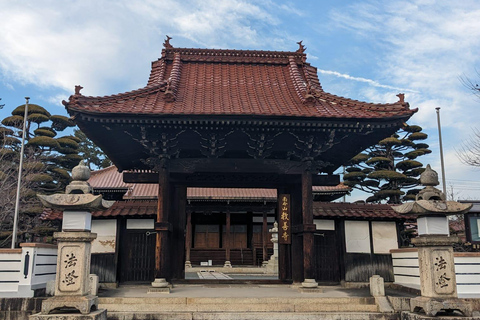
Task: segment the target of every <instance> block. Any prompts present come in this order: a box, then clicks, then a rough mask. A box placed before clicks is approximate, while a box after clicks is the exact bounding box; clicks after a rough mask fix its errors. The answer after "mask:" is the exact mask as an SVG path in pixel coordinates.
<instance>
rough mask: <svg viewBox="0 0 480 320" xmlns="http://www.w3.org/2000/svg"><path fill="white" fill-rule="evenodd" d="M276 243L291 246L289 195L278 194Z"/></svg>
mask: <svg viewBox="0 0 480 320" xmlns="http://www.w3.org/2000/svg"><path fill="white" fill-rule="evenodd" d="M278 212H279V223H278V243H279V244H291V243H292V239H291V235H292V232H291V229H292V223H291V217H290V195H289V194H279V195H278Z"/></svg>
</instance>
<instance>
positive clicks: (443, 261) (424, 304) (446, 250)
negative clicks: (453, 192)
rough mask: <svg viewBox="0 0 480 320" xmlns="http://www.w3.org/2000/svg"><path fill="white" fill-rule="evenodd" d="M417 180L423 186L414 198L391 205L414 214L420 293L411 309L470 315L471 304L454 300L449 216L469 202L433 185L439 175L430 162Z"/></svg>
mask: <svg viewBox="0 0 480 320" xmlns="http://www.w3.org/2000/svg"><path fill="white" fill-rule="evenodd" d="M420 183H421V184H422V185H424V186H425V188H424V189H423V190H421V191H420V192H419V193H418V195H417V197H416V200H415V201H413V202H406V203H404V204H402V205H399V206H394V207H393V209H394V210H395V211H396V212H398V213H401V214H404V215H413V216H416V217H417V226H418V236H417V237H416V238H414V239H412V243H413V244H414V245H415V246H416V247H418V263H419V270H420V289H421V293H422V296H421V297H417V298H413V299H411V300H410V310H411V312H419V311H421V310H423V311H424V312H425V313H426V314H427V315H428V316H435V315H436V314H437V313H438V312H439V311H441V310H444V311H446V312H447V313H451V312H453V311H455V310H458V311H460V312H462V313H463V314H464V315H465V316H471V314H472V308H471V306H470V305H469V304H467V303H465V302H463V301H461V300H459V299H457V284H456V279H455V265H454V260H453V259H454V257H453V247H452V244H453V243H456V242H458V237H456V236H450V233H449V227H448V216H449V215H456V214H464V213H466V212H468V211H469V210H470V208H471V206H472V205H471V204H465V203H459V202H456V201H447V200H446V198H445V194H444V193H443V192H441V191H440V190H438V189H437V188H435V186H437V185H438V184H439V183H438V175H437V173H436V172H435V171H434V170H432V169H431V168H430V165H427V168H426V169H425V171H424V172H423V173H422V175H421V176H420Z"/></svg>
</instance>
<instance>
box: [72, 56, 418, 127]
mask: <svg viewBox="0 0 480 320" xmlns="http://www.w3.org/2000/svg"><path fill="white" fill-rule="evenodd" d="M305 60H306V55H305V54H304V53H303V52H298V51H297V52H277V51H248V50H220V49H182V48H166V49H164V50H163V51H162V57H161V58H160V59H159V60H157V61H155V62H153V63H152V70H151V74H150V77H149V80H148V84H147V86H145V87H144V88H141V89H138V90H134V91H131V92H127V93H121V94H115V95H111V96H104V97H87V96H83V95H81V94H80V93H79V90H78V92H76V94H75V95H72V96H71V97H70V99H69V101H68V102H64V104H65V105H66V107H67V110H68V111H69V112H70V113H72V112H81V113H90V114H110V115H114V114H115V115H139V116H141V115H143V116H149V115H223V116H225V115H235V116H244V115H254V116H270V117H272V116H273V117H275V116H282V117H283V116H287V117H302V118H330V119H342V118H348V119H362V118H363V119H384V118H397V117H409V116H411V115H412V114H413V113H414V112H415V111H416V110H410V109H409V105H408V103H406V102H404V101H403V96H401V97H400V100H399V101H398V102H395V103H392V104H372V103H366V102H360V101H356V100H351V99H347V98H343V97H339V96H335V95H332V94H329V93H326V92H325V91H323V89H322V87H321V85H320V82H319V79H318V76H317V70H316V68H315V67H313V66H311V65H310V64H309V63H306V62H305Z"/></svg>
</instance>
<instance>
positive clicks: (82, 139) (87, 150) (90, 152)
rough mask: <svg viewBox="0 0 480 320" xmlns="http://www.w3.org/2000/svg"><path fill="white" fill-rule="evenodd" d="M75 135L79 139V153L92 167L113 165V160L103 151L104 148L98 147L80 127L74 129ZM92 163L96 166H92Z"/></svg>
mask: <svg viewBox="0 0 480 320" xmlns="http://www.w3.org/2000/svg"><path fill="white" fill-rule="evenodd" d="M74 135H75V137H76V138H77V139H78V140H79V141H78V154H79V155H80V156H82V158H83V159H85V161H87V163H88V167H89V168H90V169H98V168H106V167H108V166H111V165H112V162H111V161H110V159H108V157H107V156H106V155H105V154H104V153H103V151H102V149H100V148H99V147H97V146H96V145H95V144H94V143H93V142H92V141H91V140H90V139H88V138H87V136H86V135H85V133H83V132H82V131H81V130H79V129H75V130H74ZM92 164H93V165H94V166H95V168H92Z"/></svg>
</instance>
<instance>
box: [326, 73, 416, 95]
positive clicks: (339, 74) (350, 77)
mask: <svg viewBox="0 0 480 320" xmlns="http://www.w3.org/2000/svg"><path fill="white" fill-rule="evenodd" d="M317 71H318V72H319V73H322V74H328V75H333V76H335V77H339V78H344V79H347V80H353V81H358V82H365V83H367V84H369V85H371V86H374V87H379V88H384V89H394V90H399V92H417V91H415V90H410V89H404V88H398V87H394V86H389V85H386V84H381V83H379V82H377V81H375V80H372V79H367V78H362V77H354V76H351V75H349V74H345V73H340V72H337V71H331V70H322V69H318V70H317Z"/></svg>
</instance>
